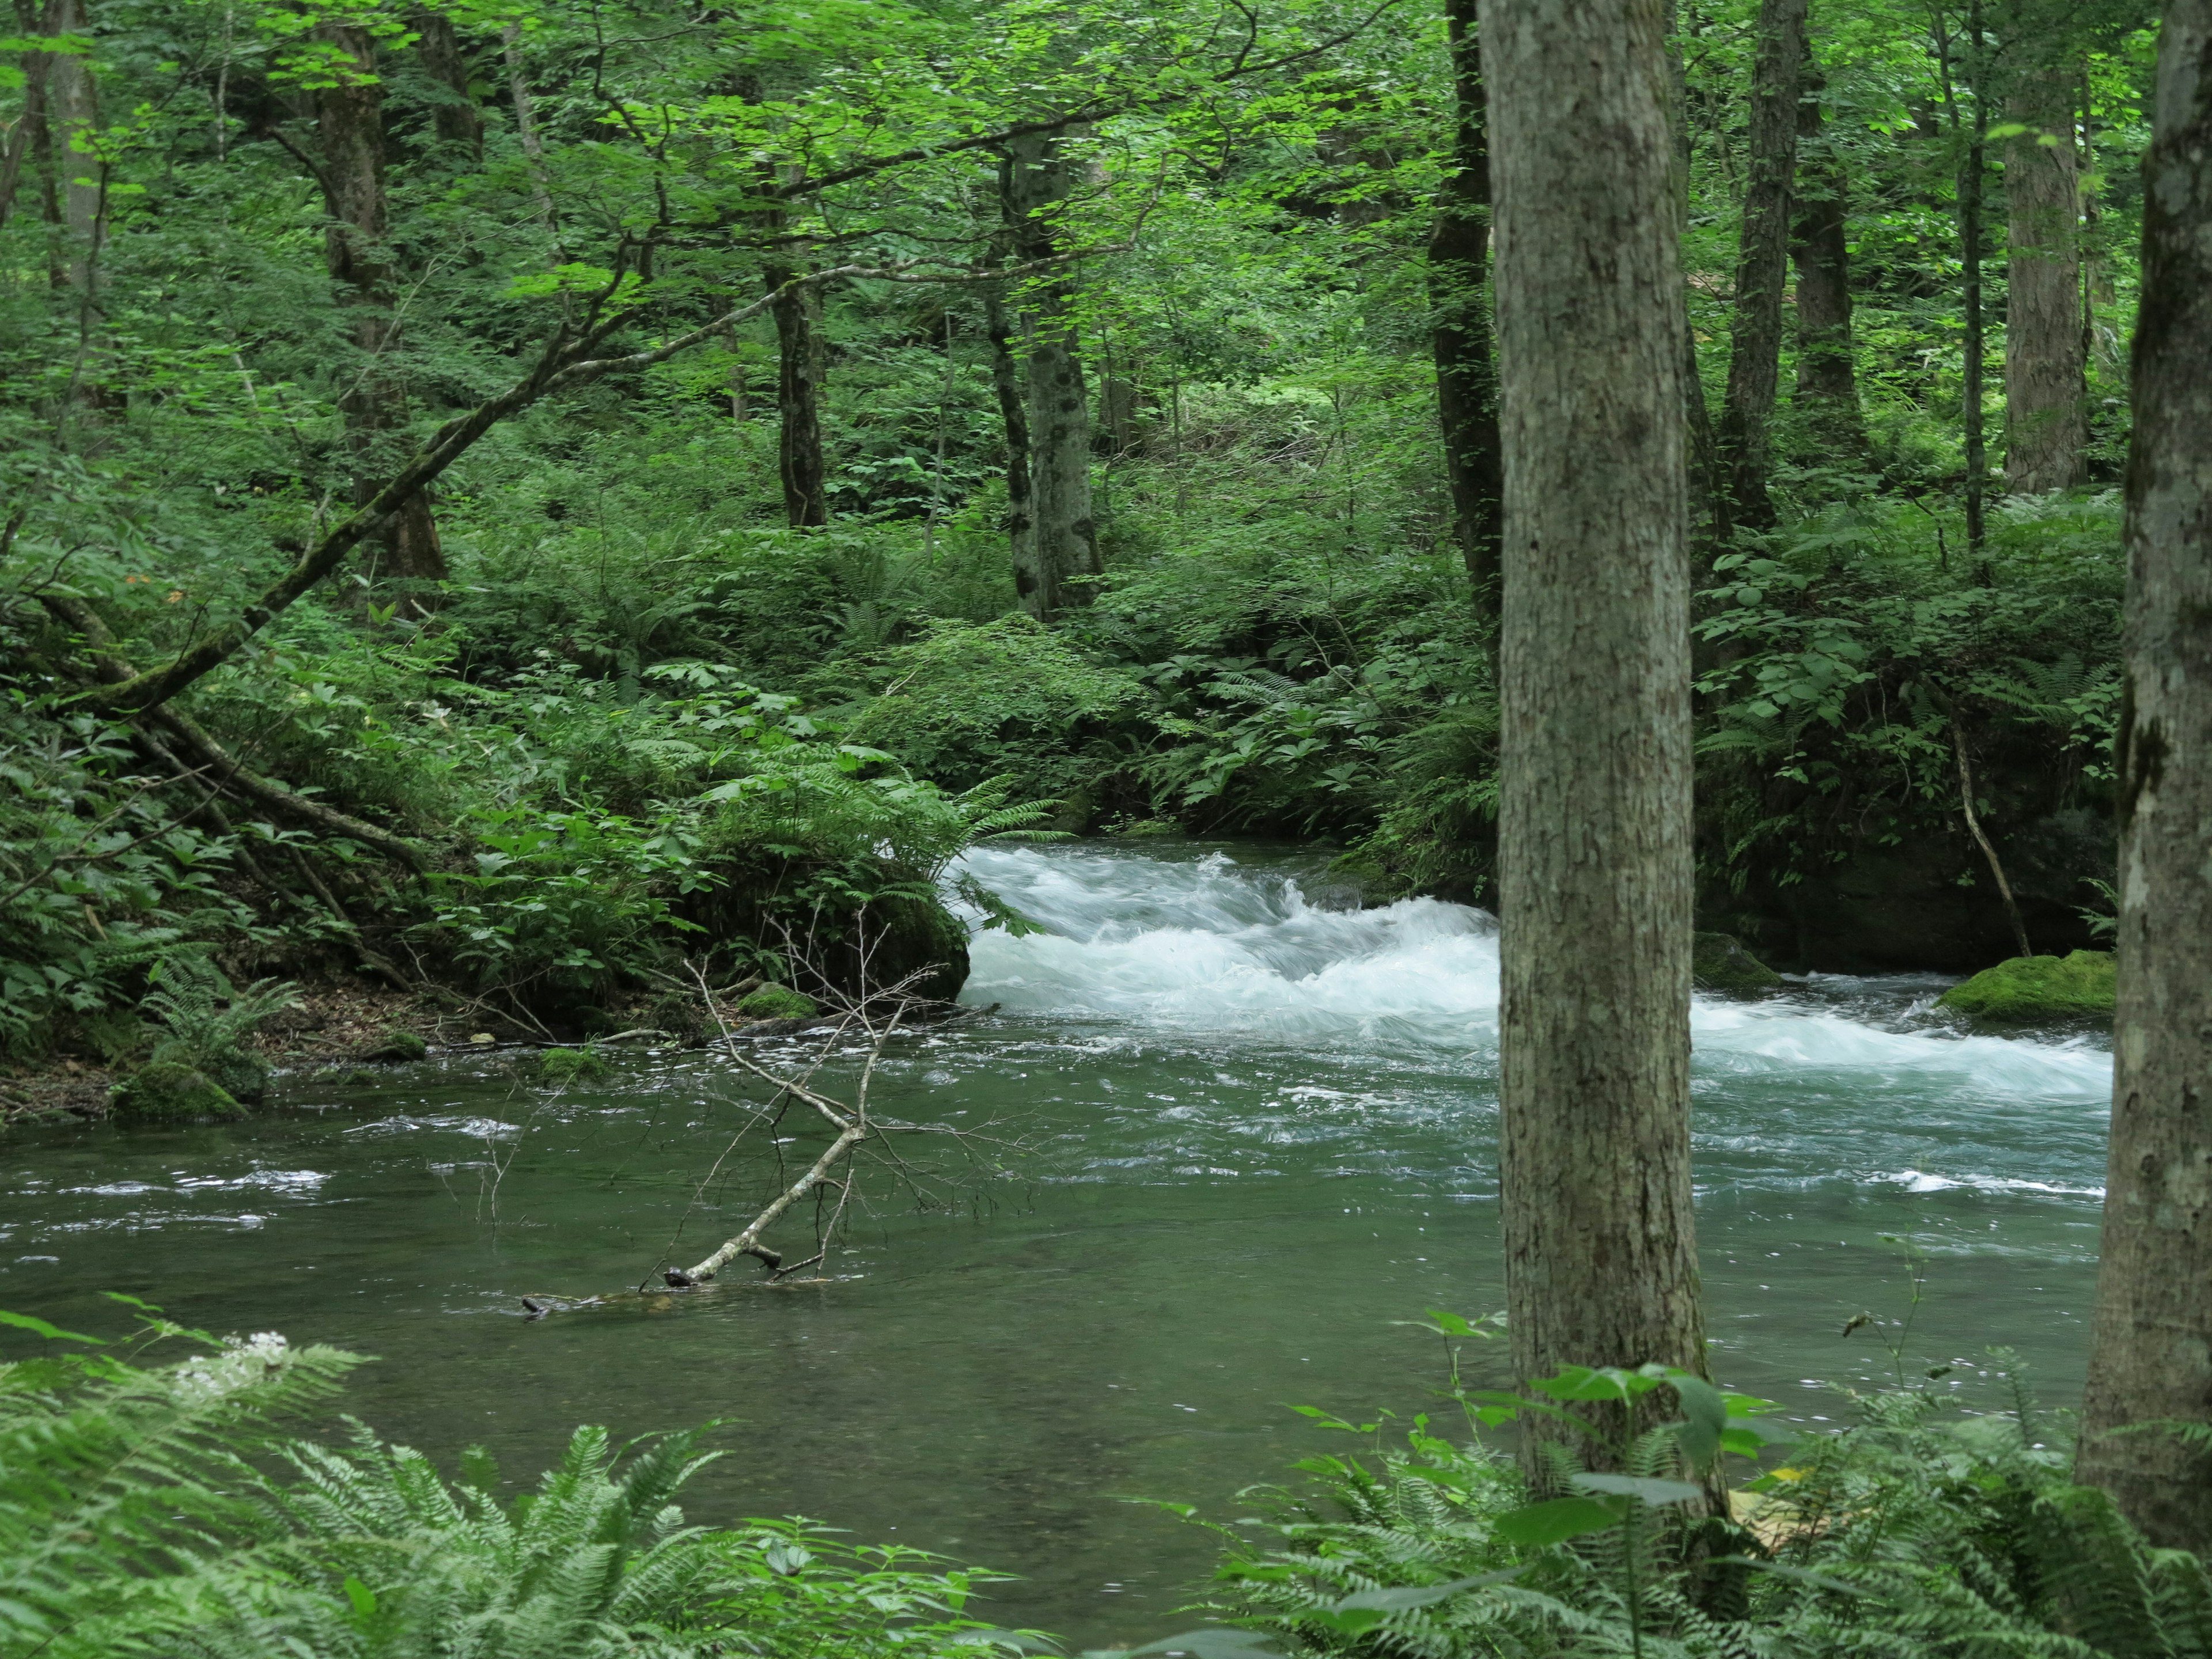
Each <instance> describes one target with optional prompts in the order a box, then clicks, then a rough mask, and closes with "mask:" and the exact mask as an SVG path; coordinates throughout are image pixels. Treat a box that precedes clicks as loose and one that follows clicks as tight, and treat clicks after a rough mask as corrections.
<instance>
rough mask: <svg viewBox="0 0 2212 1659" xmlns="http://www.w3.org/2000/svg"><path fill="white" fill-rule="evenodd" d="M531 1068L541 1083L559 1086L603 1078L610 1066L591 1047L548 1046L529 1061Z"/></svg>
mask: <svg viewBox="0 0 2212 1659" xmlns="http://www.w3.org/2000/svg"><path fill="white" fill-rule="evenodd" d="M529 1070H530V1073H531V1075H532V1077H533V1078H535V1079H537V1080H538V1082H539V1083H543V1084H549V1085H555V1086H556V1087H557V1086H559V1085H563V1084H569V1083H588V1082H591V1081H592V1080H593V1079H597V1078H603V1077H605V1076H606V1074H607V1073H608V1071H609V1070H610V1067H609V1066H608V1065H607V1063H606V1061H605V1060H602V1059H600V1058H599V1055H598V1054H595V1053H593V1052H592V1050H591V1049H589V1048H546V1049H543V1050H541V1051H540V1052H539V1053H538V1056H537V1057H536V1058H535V1059H534V1060H532V1061H530V1062H529Z"/></svg>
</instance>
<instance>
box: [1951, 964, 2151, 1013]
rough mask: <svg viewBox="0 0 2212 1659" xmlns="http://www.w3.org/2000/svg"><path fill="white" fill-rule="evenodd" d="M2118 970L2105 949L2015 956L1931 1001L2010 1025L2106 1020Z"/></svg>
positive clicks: (1985, 969) (1960, 1011) (2109, 1011)
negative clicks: (2054, 1020) (2063, 1020)
mask: <svg viewBox="0 0 2212 1659" xmlns="http://www.w3.org/2000/svg"><path fill="white" fill-rule="evenodd" d="M2117 974H2118V964H2117V963H2115V961H2114V960H2113V957H2112V952H2111V951H2075V952H2074V953H2073V954H2072V955H2070V956H2063V957H2011V958H2010V959H2009V960H2007V961H2004V962H2001V963H1997V965H1996V967H1994V968H1984V969H1982V971H1981V972H1980V973H1978V974H1976V975H1974V976H1973V977H1972V979H1970V980H1968V981H1966V983H1964V984H1963V985H1954V986H1953V987H1951V988H1950V989H1949V990H1948V991H1946V992H1944V993H1943V994H1942V996H1941V997H1939V998H1938V999H1937V1000H1936V1006H1938V1007H1940V1008H1949V1009H1953V1010H1954V1011H1956V1012H1959V1013H1962V1014H1969V1015H1972V1017H1973V1018H1976V1019H1987V1020H1998V1021H2002V1022H2004V1023H2005V1024H2015V1025H2031V1024H2038V1023H2039V1022H2041V1021H2044V1020H2053V1019H2110V1018H2112V1001H2113V988H2114V986H2115V983H2116V978H2117Z"/></svg>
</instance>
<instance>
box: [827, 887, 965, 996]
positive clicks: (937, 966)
mask: <svg viewBox="0 0 2212 1659" xmlns="http://www.w3.org/2000/svg"><path fill="white" fill-rule="evenodd" d="M866 939H867V945H868V954H867V966H866V981H867V987H868V989H870V990H871V991H884V990H888V989H890V987H892V986H894V985H896V984H898V983H899V982H900V981H902V980H904V979H906V978H907V977H908V975H914V974H917V973H919V974H921V978H919V979H917V980H916V981H915V982H914V984H913V985H911V986H910V987H908V989H909V990H910V991H911V992H912V993H913V994H915V995H916V996H920V997H929V998H933V999H934V1000H938V1001H941V1002H950V1001H951V1000H953V999H954V998H955V997H957V996H958V995H959V994H960V987H962V986H963V985H965V984H966V983H967V982H968V928H967V925H966V924H965V923H963V921H961V920H960V918H959V917H957V916H956V915H953V914H952V913H951V911H950V910H948V909H946V908H945V907H944V906H943V905H942V904H939V902H937V901H936V900H935V899H933V898H929V899H925V898H916V897H911V896H907V895H904V894H900V895H896V896H892V897H890V898H880V899H878V900H877V901H876V902H874V903H873V904H871V905H870V906H869V907H868V910H867V918H866ZM859 956H860V953H859V951H857V950H856V949H854V946H853V945H851V944H850V943H849V942H848V944H847V945H845V947H844V948H843V950H842V953H840V954H839V955H836V956H833V962H834V963H835V964H836V968H837V969H839V971H837V972H836V975H834V976H835V977H836V979H838V981H840V982H841V983H843V984H845V985H847V986H848V987H858V985H859V984H860V980H861V977H862V975H861V971H860V961H859ZM923 969H927V970H928V971H927V972H926V973H924V972H922V970H923Z"/></svg>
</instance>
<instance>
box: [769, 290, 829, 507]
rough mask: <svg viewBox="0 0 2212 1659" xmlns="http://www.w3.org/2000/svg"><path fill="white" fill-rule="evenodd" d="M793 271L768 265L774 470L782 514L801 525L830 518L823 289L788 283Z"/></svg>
mask: <svg viewBox="0 0 2212 1659" xmlns="http://www.w3.org/2000/svg"><path fill="white" fill-rule="evenodd" d="M797 275H799V273H798V272H797V271H795V270H792V269H791V268H790V267H788V266H786V265H770V266H769V268H768V271H767V282H768V286H769V292H771V293H773V294H775V305H774V306H773V307H770V309H771V310H772V311H773V312H774V313H775V346H776V380H775V402H776V410H777V412H778V414H779V415H780V416H781V427H780V428H779V430H778V435H777V439H776V451H775V453H776V470H777V471H778V472H779V473H780V474H781V477H782V479H783V512H784V516H785V518H786V519H787V520H789V521H790V524H791V527H792V528H793V530H805V529H811V528H814V527H816V526H821V525H825V524H828V523H829V465H828V463H827V462H826V461H824V460H823V456H822V377H823V362H822V289H821V285H820V284H819V283H806V284H805V285H804V286H802V287H799V288H795V289H787V287H786V285H787V283H790V282H791V280H792V278H793V277H794V276H797Z"/></svg>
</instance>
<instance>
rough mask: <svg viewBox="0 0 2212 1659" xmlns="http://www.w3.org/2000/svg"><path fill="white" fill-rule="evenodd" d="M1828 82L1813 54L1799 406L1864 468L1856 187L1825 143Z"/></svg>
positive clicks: (1800, 118) (1805, 142) (1797, 238)
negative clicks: (1854, 309) (1854, 318)
mask: <svg viewBox="0 0 2212 1659" xmlns="http://www.w3.org/2000/svg"><path fill="white" fill-rule="evenodd" d="M1825 84H1826V83H1825V82H1824V81H1823V79H1822V77H1821V75H1820V66H1819V64H1816V63H1815V62H1814V59H1813V57H1812V55H1811V53H1810V52H1809V51H1808V53H1807V55H1806V59H1805V72H1804V77H1803V83H1802V86H1801V87H1800V88H1799V96H1798V100H1797V169H1796V187H1795V189H1794V190H1793V191H1792V192H1791V194H1792V199H1793V205H1794V207H1795V210H1796V212H1795V218H1794V222H1793V224H1792V226H1791V230H1790V259H1791V261H1792V262H1793V263H1794V264H1796V268H1797V390H1796V403H1797V406H1798V408H1799V410H1801V411H1802V413H1803V414H1804V415H1805V416H1808V420H1807V424H1808V426H1810V427H1811V428H1812V429H1813V433H1814V436H1815V437H1816V438H1817V439H1818V440H1819V441H1820V443H1821V445H1822V446H1823V447H1825V448H1826V450H1827V451H1828V452H1829V457H1830V459H1832V461H1835V462H1837V463H1839V464H1842V465H1861V466H1863V465H1869V464H1870V463H1871V459H1872V457H1871V455H1870V453H1869V450H1868V447H1867V434H1866V420H1865V417H1864V416H1863V414H1862V413H1861V411H1860V409H1859V386H1858V374H1857V367H1856V364H1855V361H1854V354H1853V350H1852V342H1851V269H1850V258H1851V256H1850V181H1849V179H1847V178H1846V176H1845V175H1844V169H1843V166H1842V163H1841V162H1839V161H1838V160H1837V159H1836V156H1835V155H1834V154H1833V152H1832V150H1830V149H1828V148H1827V147H1826V145H1825V144H1824V143H1822V132H1823V128H1824V126H1825V125H1826V124H1825V123H1824V122H1823V120H1822V118H1821V114H1820V93H1821V91H1822V90H1823V89H1824V88H1825Z"/></svg>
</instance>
